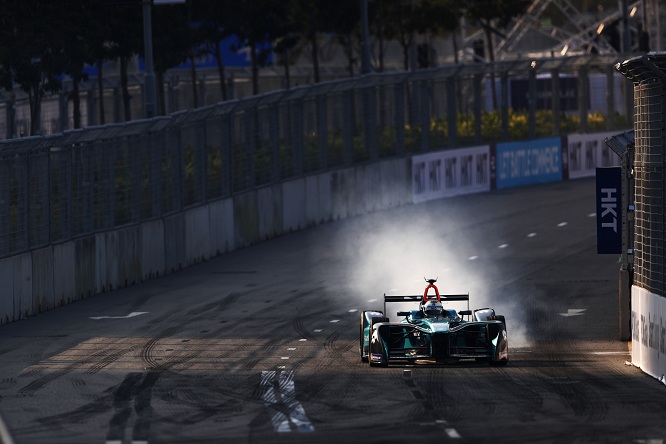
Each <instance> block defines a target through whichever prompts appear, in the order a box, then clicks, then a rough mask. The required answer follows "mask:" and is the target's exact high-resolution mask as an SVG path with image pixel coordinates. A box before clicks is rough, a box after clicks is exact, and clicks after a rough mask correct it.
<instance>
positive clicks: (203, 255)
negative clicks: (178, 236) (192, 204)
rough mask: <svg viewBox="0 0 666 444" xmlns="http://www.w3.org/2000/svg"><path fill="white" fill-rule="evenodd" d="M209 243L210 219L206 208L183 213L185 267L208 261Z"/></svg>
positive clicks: (197, 208)
mask: <svg viewBox="0 0 666 444" xmlns="http://www.w3.org/2000/svg"><path fill="white" fill-rule="evenodd" d="M209 242H210V218H209V215H208V206H201V207H196V208H191V209H189V210H186V211H185V257H186V258H187V265H188V266H189V265H192V264H196V263H199V262H202V261H204V260H206V259H208V258H209V257H210V256H209V248H208V243H209Z"/></svg>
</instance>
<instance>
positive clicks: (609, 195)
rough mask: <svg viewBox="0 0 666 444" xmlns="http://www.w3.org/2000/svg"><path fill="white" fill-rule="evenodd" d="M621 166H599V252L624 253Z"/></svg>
mask: <svg viewBox="0 0 666 444" xmlns="http://www.w3.org/2000/svg"><path fill="white" fill-rule="evenodd" d="M621 186H622V176H621V169H620V167H613V168H597V253H599V254H619V253H622V228H621V227H622V220H621V219H622V203H621V196H622V192H621V190H622V188H621Z"/></svg>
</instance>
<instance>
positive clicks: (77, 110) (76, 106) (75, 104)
mask: <svg viewBox="0 0 666 444" xmlns="http://www.w3.org/2000/svg"><path fill="white" fill-rule="evenodd" d="M80 81H81V76H80V75H75V76H72V92H71V93H69V98H70V99H71V100H72V108H73V110H72V116H73V117H74V129H78V128H81V96H80V95H79V82H80Z"/></svg>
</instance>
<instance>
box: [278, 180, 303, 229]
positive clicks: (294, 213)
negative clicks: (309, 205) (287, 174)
mask: <svg viewBox="0 0 666 444" xmlns="http://www.w3.org/2000/svg"><path fill="white" fill-rule="evenodd" d="M282 208H283V211H284V213H283V217H284V218H283V221H284V222H283V226H284V231H285V232H286V233H289V232H292V231H298V230H301V229H303V228H305V227H307V226H308V223H307V217H306V213H305V179H296V180H290V181H288V182H283V183H282Z"/></svg>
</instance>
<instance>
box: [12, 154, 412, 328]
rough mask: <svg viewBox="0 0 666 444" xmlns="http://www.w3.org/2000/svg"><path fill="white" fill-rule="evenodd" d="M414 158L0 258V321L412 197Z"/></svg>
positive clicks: (251, 193)
mask: <svg viewBox="0 0 666 444" xmlns="http://www.w3.org/2000/svg"><path fill="white" fill-rule="evenodd" d="M408 166H409V159H393V160H385V161H382V162H379V163H377V164H372V165H360V166H356V167H351V168H347V169H342V170H337V171H329V172H323V173H320V174H317V175H312V176H308V177H306V178H299V179H295V180H289V181H286V182H283V183H280V184H275V185H271V186H267V187H264V188H260V189H258V190H252V191H248V192H246V193H242V194H239V195H235V196H233V197H229V198H225V199H221V200H219V201H215V202H211V203H209V204H207V205H205V206H201V207H196V208H191V209H188V210H186V211H184V212H182V213H179V214H174V215H171V216H168V217H164V218H163V219H161V220H155V221H149V222H145V223H143V224H140V225H137V226H132V227H125V228H121V229H117V230H114V231H110V232H106V233H99V234H96V235H93V236H88V237H85V238H80V239H76V240H74V241H71V242H66V243H63V244H58V245H53V246H51V247H47V248H43V249H40V250H36V251H33V252H31V253H27V254H24V255H19V256H16V257H12V258H8V259H4V260H2V261H0V285H2V288H6V289H10V290H9V291H7V292H5V293H4V294H3V295H2V297H0V324H1V323H7V322H12V321H14V320H17V319H20V318H21V317H25V316H29V315H31V314H36V313H39V312H41V311H44V310H49V309H52V308H55V307H58V306H60V305H62V304H66V303H70V302H73V301H75V300H78V299H81V298H85V297H88V296H90V295H92V294H96V293H103V292H106V291H111V290H114V289H117V288H121V287H124V286H126V285H131V284H135V283H138V282H141V281H145V280H147V279H153V278H155V277H159V276H161V275H163V274H167V273H172V272H174V271H177V270H180V269H181V268H184V267H187V266H188V265H192V264H195V263H197V262H200V261H203V260H206V259H208V258H210V257H213V256H216V255H219V254H224V253H227V252H230V251H234V250H236V249H238V248H241V247H245V246H249V245H253V244H255V243H257V242H260V241H263V240H266V239H271V238H273V237H276V236H280V235H282V234H286V233H289V232H292V231H296V230H301V229H304V228H306V227H308V226H312V225H318V224H321V223H325V222H327V221H331V220H338V219H344V218H346V217H349V216H352V215H360V214H364V213H366V212H368V211H375V210H380V209H384V208H388V207H392V206H397V205H402V204H405V203H411V187H410V186H406V185H405V184H408V183H409V181H410V177H411V176H410V169H409V168H408Z"/></svg>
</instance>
